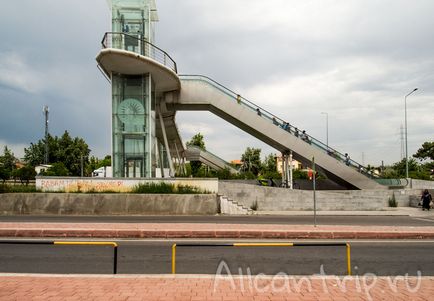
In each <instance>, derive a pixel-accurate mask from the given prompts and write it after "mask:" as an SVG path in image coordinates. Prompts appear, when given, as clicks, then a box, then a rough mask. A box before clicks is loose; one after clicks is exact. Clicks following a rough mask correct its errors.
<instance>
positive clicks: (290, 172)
mask: <svg viewBox="0 0 434 301" xmlns="http://www.w3.org/2000/svg"><path fill="white" fill-rule="evenodd" d="M292 170H293V166H292V151H290V152H289V189H294V185H293V177H292Z"/></svg>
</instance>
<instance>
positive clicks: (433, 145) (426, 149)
mask: <svg viewBox="0 0 434 301" xmlns="http://www.w3.org/2000/svg"><path fill="white" fill-rule="evenodd" d="M413 157H414V158H417V159H419V160H421V161H423V160H432V161H434V142H424V143H423V144H422V147H421V148H419V149H418V150H417V152H416V153H415V154H414V155H413Z"/></svg>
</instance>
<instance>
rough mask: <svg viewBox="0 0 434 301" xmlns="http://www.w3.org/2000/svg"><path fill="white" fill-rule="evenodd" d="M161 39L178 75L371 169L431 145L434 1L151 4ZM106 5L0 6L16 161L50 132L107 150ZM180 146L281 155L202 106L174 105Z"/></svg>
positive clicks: (1, 53)
mask: <svg viewBox="0 0 434 301" xmlns="http://www.w3.org/2000/svg"><path fill="white" fill-rule="evenodd" d="M156 2H157V8H158V13H159V17H160V21H159V22H158V23H157V30H156V45H157V46H158V47H160V48H162V49H164V50H165V51H166V52H168V53H169V54H170V55H171V57H172V58H173V59H174V60H175V61H176V62H177V65H178V72H179V73H180V74H202V75H206V76H209V77H211V78H213V79H214V80H216V81H217V82H220V83H221V84H223V85H225V86H227V87H229V88H230V89H232V90H234V91H236V92H237V93H239V94H241V95H242V96H243V97H245V98H247V99H249V100H250V101H252V102H254V103H256V104H258V105H259V106H261V107H263V108H265V109H266V110H268V111H270V112H272V113H274V114H275V115H277V116H279V117H281V118H282V119H284V120H288V121H289V122H290V123H291V124H293V125H295V126H297V127H298V128H299V129H305V130H306V131H307V133H308V134H310V135H311V136H313V137H315V138H317V139H319V140H322V141H324V142H325V141H326V134H327V132H326V115H325V114H323V112H325V113H327V114H328V121H329V126H328V128H329V131H328V134H329V135H328V136H329V145H330V146H331V147H333V148H335V149H337V150H339V151H341V152H342V153H349V154H350V156H351V158H352V159H355V160H356V161H358V162H360V163H363V164H365V165H367V164H371V165H376V166H377V165H380V164H381V161H384V163H385V164H391V163H394V162H396V161H399V160H400V159H401V145H402V144H401V130H400V128H401V126H402V125H404V97H405V95H406V94H408V93H409V92H411V91H412V90H413V89H414V88H419V90H418V91H416V92H415V93H413V94H412V95H410V96H409V97H408V98H407V114H408V148H409V154H410V155H411V154H413V153H415V152H416V151H417V149H418V148H419V147H420V146H421V145H422V143H423V142H425V141H433V140H434V18H432V12H434V1H431V0H413V1H408V0H405V1H404V0H382V1H378V0H303V1H301V0H297V1H295V0H269V1H259V0H237V1H233V0H206V1H204V0H182V1H179V0H157V1H156ZM110 27H111V20H110V13H109V9H108V6H107V3H106V1H105V0H92V1H89V0H75V1H68V0H38V1H34V0H20V1H6V2H5V3H2V8H1V10H0V38H1V43H0V147H3V146H4V145H8V146H9V147H10V148H12V150H13V151H14V153H15V155H17V156H19V157H22V156H23V154H24V151H23V149H24V147H26V146H28V145H29V144H30V142H36V141H37V140H39V139H41V138H42V137H43V135H44V117H43V113H42V108H43V106H44V105H48V106H49V107H50V124H49V126H50V133H51V134H53V135H61V134H62V133H63V132H64V131H65V130H68V131H69V132H70V133H71V135H72V136H74V137H75V136H79V137H83V138H84V139H85V140H86V142H87V143H88V144H89V146H90V148H91V150H92V154H93V155H96V156H98V157H103V156H105V155H106V154H110V152H111V150H110V149H111V145H110V143H111V138H110V135H111V129H110V114H111V96H110V85H109V83H108V82H107V80H106V79H105V78H104V77H103V75H102V74H101V73H100V72H99V70H98V69H97V67H96V61H95V57H96V55H97V54H98V52H99V50H100V48H101V44H100V42H101V39H102V37H103V35H104V33H105V32H106V31H110ZM177 122H178V128H179V130H180V132H181V135H182V138H183V140H184V142H186V141H188V140H189V139H190V138H191V137H192V136H193V135H194V134H196V133H197V132H198V131H200V132H201V133H202V134H204V136H205V143H206V147H207V149H208V150H210V151H211V152H213V153H215V154H217V155H219V156H220V157H222V158H224V159H226V160H233V159H239V158H240V157H241V154H242V153H243V152H244V150H245V148H246V147H258V148H261V149H262V156H263V157H264V156H265V155H267V154H269V153H276V152H277V151H276V150H274V149H273V148H271V147H269V146H267V145H266V144H264V143H262V142H261V141H259V140H257V139H256V138H254V137H252V136H250V135H248V134H247V133H244V132H243V131H241V130H239V129H237V128H236V127H234V126H232V125H231V124H228V123H226V122H225V121H224V120H222V119H220V118H219V117H216V116H214V115H212V114H211V113H208V112H179V113H178V114H177Z"/></svg>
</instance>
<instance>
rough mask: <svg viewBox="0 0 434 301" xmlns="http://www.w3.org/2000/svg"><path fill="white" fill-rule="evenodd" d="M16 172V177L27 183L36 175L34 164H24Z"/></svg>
mask: <svg viewBox="0 0 434 301" xmlns="http://www.w3.org/2000/svg"><path fill="white" fill-rule="evenodd" d="M15 174H16V177H18V178H19V179H20V180H21V183H26V185H28V184H29V181H30V180H34V179H35V177H36V171H35V168H33V167H32V166H24V167H22V168H20V169H17V171H16V173H15Z"/></svg>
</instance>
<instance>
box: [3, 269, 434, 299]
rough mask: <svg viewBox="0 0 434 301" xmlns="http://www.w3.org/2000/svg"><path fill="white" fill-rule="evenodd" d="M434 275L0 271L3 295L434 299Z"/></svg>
mask: <svg viewBox="0 0 434 301" xmlns="http://www.w3.org/2000/svg"><path fill="white" fill-rule="evenodd" d="M433 295H434V277H403V276H399V277H375V276H373V275H371V276H369V277H368V276H357V277H349V276H348V277H337V276H322V277H319V276H317V277H315V276H311V277H295V276H287V275H279V276H261V277H258V276H255V275H253V276H250V277H249V276H244V277H238V276H237V277H221V276H217V277H216V276H200V275H179V276H178V275H176V276H172V275H156V276H148V275H133V276H126V275H118V276H103V275H74V276H72V275H40V274H22V275H20V274H0V300H8V301H9V300H104V301H106V300H131V301H133V300H147V301H151V300H161V301H163V300H168V301H174V300H175V301H176V300H189V301H199V300H219V301H226V300H227V301H229V300H240V301H241V300H249V301H251V300H257V301H262V300H294V301H295V300H336V301H338V300H421V301H424V300H426V301H428V300H432V296H433Z"/></svg>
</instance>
